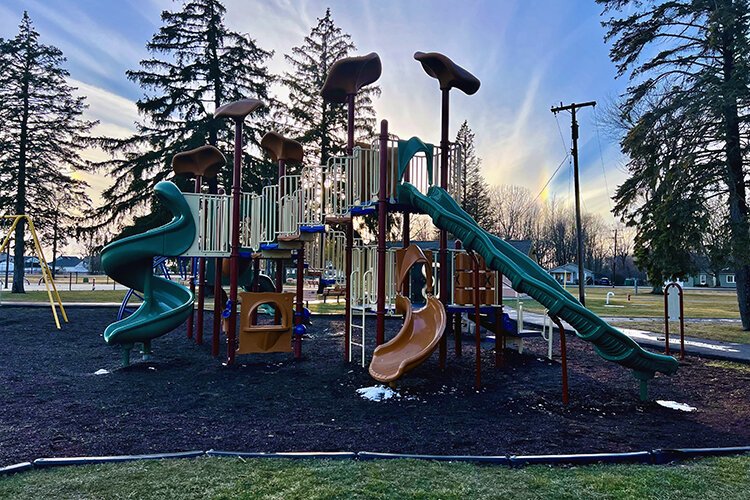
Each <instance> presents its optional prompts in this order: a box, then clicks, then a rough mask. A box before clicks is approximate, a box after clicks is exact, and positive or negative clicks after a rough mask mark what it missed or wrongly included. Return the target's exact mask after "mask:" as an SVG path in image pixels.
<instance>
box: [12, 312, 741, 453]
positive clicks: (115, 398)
mask: <svg viewBox="0 0 750 500" xmlns="http://www.w3.org/2000/svg"><path fill="white" fill-rule="evenodd" d="M114 312H115V311H114V310H113V309H105V308H91V309H76V310H75V312H74V313H73V314H71V323H69V324H67V325H65V326H64V328H63V330H62V331H58V330H56V329H55V326H54V322H53V321H52V318H51V317H50V315H49V314H48V313H47V311H42V310H37V309H33V310H32V309H27V308H3V309H2V310H1V311H0V318H1V319H2V322H1V323H0V324H2V328H1V331H2V336H3V340H4V343H3V345H4V348H3V349H2V350H0V377H2V379H3V380H4V386H5V388H6V390H4V391H1V392H0V443H2V446H0V465H7V464H10V463H13V462H18V461H22V460H27V459H30V458H36V457H40V456H71V455H87V454H90V455H106V454H123V453H149V452H157V451H179V450H190V449H208V448H215V449H224V450H241V451H295V450H315V451H326V450H329V451H330V450H345V451H361V450H367V451H382V452H400V453H432V454H505V453H526V454H534V453H569V452H575V453H582V452H600V451H601V452H604V451H629V450H641V449H651V448H670V447H702V446H706V447H707V446H739V445H746V444H747V443H748V442H749V441H750V407H748V405H747V404H746V402H747V401H748V400H749V399H750V384H749V383H748V382H750V373H749V372H748V370H747V367H746V366H742V365H741V366H734V365H731V364H722V365H717V364H715V363H710V362H709V363H706V362H704V361H702V360H700V359H698V358H693V357H690V358H688V360H687V361H686V363H685V364H684V365H682V366H681V369H680V374H679V376H675V377H666V376H657V378H656V379H655V380H654V381H652V383H651V384H650V390H651V396H652V399H654V400H655V399H667V400H675V401H677V402H681V403H686V404H688V405H690V406H694V407H697V411H695V412H692V413H685V412H680V411H675V410H670V409H667V408H663V407H661V406H658V405H656V404H655V403H653V402H650V403H646V404H642V403H640V402H639V400H638V392H637V384H636V381H635V379H634V378H633V376H632V374H631V373H630V371H629V370H626V369H624V368H622V367H620V366H618V365H615V364H612V363H602V362H601V359H600V358H599V357H598V356H597V355H596V354H595V353H594V351H593V349H592V347H591V345H590V344H587V343H585V342H583V341H580V340H578V339H575V338H574V337H573V336H570V337H569V340H570V341H569V342H568V350H569V365H570V394H571V403H570V405H569V406H568V407H564V406H563V405H562V404H561V402H560V367H559V364H558V363H556V362H555V363H548V362H547V361H545V360H543V353H544V352H546V345H545V344H544V343H542V342H541V341H536V340H533V341H531V342H530V349H529V350H528V351H527V352H531V355H523V356H519V355H514V354H511V353H508V355H507V356H506V364H505V366H504V367H502V368H500V369H498V370H495V369H494V368H492V362H491V358H492V353H491V352H490V351H486V352H485V353H484V356H483V357H484V363H483V386H484V387H483V389H482V390H481V391H480V392H479V393H477V392H475V391H474V390H473V388H472V387H473V377H474V371H473V370H474V364H473V363H474V353H473V348H472V346H471V345H470V344H469V343H466V344H464V353H463V357H462V358H461V359H456V358H455V357H454V356H453V353H452V349H450V347H449V353H448V365H447V370H446V371H445V372H442V373H441V372H440V371H439V369H438V364H437V354H435V355H433V356H432V357H431V358H430V359H429V360H428V361H427V362H426V363H424V364H423V365H422V366H420V367H418V368H417V369H416V370H414V371H413V372H412V373H411V374H410V376H409V377H407V378H405V379H404V380H403V382H402V383H401V385H400V388H399V392H400V393H401V395H402V396H401V398H398V399H395V400H389V401H383V402H371V401H366V400H363V399H361V398H360V396H358V395H357V393H356V389H358V388H362V387H368V386H372V385H374V382H373V381H372V379H371V378H370V377H369V376H368V374H367V370H366V368H365V369H363V368H361V367H360V366H359V365H357V364H351V365H349V364H345V363H343V362H342V361H341V358H342V340H343V336H342V335H341V332H342V330H343V325H342V321H339V320H329V319H323V318H315V317H314V318H313V327H312V328H310V330H309V331H310V332H311V335H312V338H310V339H309V340H306V341H305V349H304V356H305V360H303V361H301V362H298V363H295V362H294V361H293V360H292V359H291V356H290V355H288V354H270V355H250V356H238V358H237V364H236V365H235V366H232V367H229V368H227V367H224V366H222V364H221V360H215V359H212V358H211V356H210V354H209V352H210V351H209V347H208V346H196V345H195V344H194V343H193V342H192V341H188V340H186V339H185V338H184V335H185V333H184V332H185V330H184V327H183V328H179V329H178V330H176V331H175V332H172V333H170V334H169V335H166V336H164V337H162V338H160V339H158V340H157V341H156V342H155V343H154V350H155V354H156V355H157V358H156V360H155V361H153V362H149V363H143V364H135V365H134V366H132V367H130V368H128V369H118V356H117V355H116V349H115V348H112V347H110V346H107V345H105V344H104V342H102V340H101V332H102V331H103V330H104V328H105V326H106V325H107V324H108V323H109V322H111V320H112V317H113V315H114ZM30 318H33V320H30ZM205 319H206V324H207V326H208V325H210V321H211V316H210V315H207V316H206V318H205ZM400 324H401V322H400V321H387V322H386V332H387V338H390V337H392V336H393V335H394V334H395V333H396V331H397V330H398V328H399V326H400ZM207 331H208V330H207ZM449 344H450V343H449ZM555 349H556V352H558V351H557V349H558V348H557V346H556V347H555ZM134 360H135V356H134ZM742 368H744V370H743V369H742ZM100 369H105V370H110V371H112V373H109V374H105V375H94V373H95V372H96V371H97V370H100Z"/></svg>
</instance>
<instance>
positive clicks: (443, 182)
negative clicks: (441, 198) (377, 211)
mask: <svg viewBox="0 0 750 500" xmlns="http://www.w3.org/2000/svg"><path fill="white" fill-rule="evenodd" d="M441 92H442V111H441V122H440V187H441V188H443V189H446V190H447V189H448V148H449V147H450V141H449V140H448V123H449V122H448V115H449V109H450V88H445V89H442V90H441ZM448 287H449V285H448V231H445V230H444V229H441V230H440V302H442V303H443V306H444V307H445V306H447V305H448V302H449V301H450V297H449V296H448V295H449V293H450V290H448ZM447 342H448V340H447V339H446V338H445V336H443V338H442V339H440V368H441V369H444V368H445V355H446V351H447V345H448V344H447Z"/></svg>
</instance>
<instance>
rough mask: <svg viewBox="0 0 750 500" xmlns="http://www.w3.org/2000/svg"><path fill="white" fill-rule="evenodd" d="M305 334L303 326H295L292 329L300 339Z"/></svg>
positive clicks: (305, 330)
mask: <svg viewBox="0 0 750 500" xmlns="http://www.w3.org/2000/svg"><path fill="white" fill-rule="evenodd" d="M305 333H307V327H306V326H305V325H297V326H295V327H294V334H295V335H299V336H300V337H301V336H302V335H304V334H305Z"/></svg>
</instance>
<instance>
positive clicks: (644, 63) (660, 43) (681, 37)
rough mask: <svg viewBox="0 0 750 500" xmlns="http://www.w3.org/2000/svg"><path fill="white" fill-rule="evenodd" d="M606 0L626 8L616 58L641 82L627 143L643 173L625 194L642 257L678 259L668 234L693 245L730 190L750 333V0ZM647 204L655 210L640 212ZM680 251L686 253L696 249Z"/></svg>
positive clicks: (617, 28)
mask: <svg viewBox="0 0 750 500" xmlns="http://www.w3.org/2000/svg"><path fill="white" fill-rule="evenodd" d="M597 2H598V3H600V4H602V5H604V6H605V12H610V13H617V14H618V15H619V14H621V13H622V15H621V16H620V17H616V18H612V19H609V20H608V21H606V22H605V23H604V25H605V26H606V27H607V28H608V30H609V31H608V34H607V39H608V40H613V41H614V43H613V46H612V49H611V52H610V57H611V59H612V60H613V61H614V62H615V63H616V64H617V66H618V70H619V74H620V75H623V74H625V73H628V72H629V73H630V77H631V81H632V82H633V83H632V85H631V87H630V88H629V89H628V91H627V95H626V98H625V100H624V101H623V102H622V103H621V106H620V113H621V116H623V117H624V118H625V119H630V120H632V127H630V129H629V131H628V133H627V135H626V136H625V138H624V139H623V142H622V144H623V149H624V150H625V151H626V152H627V153H629V155H630V157H631V161H630V163H629V168H630V171H631V173H632V174H633V177H632V178H631V179H629V181H628V182H627V183H626V184H623V186H621V187H620V189H619V190H618V192H617V195H616V200H617V202H618V207H617V208H618V210H619V212H620V213H621V214H625V215H626V216H629V217H630V219H629V222H630V223H631V224H639V227H638V229H639V231H638V234H637V235H636V240H635V244H636V248H635V254H636V255H638V254H639V253H640V254H641V255H643V254H644V252H645V251H646V250H649V255H654V253H653V252H650V250H660V251H658V252H655V253H656V254H657V255H658V254H661V255H663V256H664V257H665V258H666V259H668V260H669V263H670V264H671V263H675V262H674V260H672V259H670V258H669V252H668V251H661V250H668V249H669V245H671V246H672V247H673V248H674V245H675V244H676V242H674V241H673V240H670V241H666V240H665V237H666V236H669V237H670V238H681V239H685V240H686V241H685V243H686V244H687V243H688V242H689V241H690V240H687V237H689V236H690V235H695V234H698V233H700V231H701V228H702V227H703V226H705V224H706V220H707V217H708V214H707V212H708V210H707V207H706V199H707V198H708V197H709V196H711V195H720V196H726V200H727V205H728V209H729V219H730V220H729V226H730V248H731V258H732V263H733V266H734V267H735V276H736V281H737V299H738V302H739V309H740V316H741V318H742V326H743V329H745V330H749V329H750V222H749V221H748V206H747V205H748V200H747V192H746V185H745V179H746V176H747V174H748V168H747V161H748V155H749V154H750V148H749V147H748V143H747V141H744V142H743V140H742V137H743V136H747V134H748V132H749V131H750V15H749V14H748V13H749V12H750V0H669V1H667V0H661V1H657V0H650V1H641V0H597ZM634 115H635V116H634ZM644 141H645V143H644ZM717 186H718V188H717ZM644 199H645V203H644ZM638 204H643V205H644V206H646V209H635V210H631V209H632V207H633V206H637V205H638ZM628 210H630V214H628ZM649 211H650V212H651V214H649V213H648V212H649ZM633 215H635V217H633ZM644 220H645V221H646V222H647V223H648V224H646V225H643V224H642V221H644ZM642 226H644V227H645V229H643V227H642ZM680 230H682V231H683V232H679V231H680ZM658 241H661V242H662V243H663V245H658V244H656V243H657V242H658ZM692 241H700V240H699V239H697V240H692ZM674 249H675V250H679V252H680V253H679V254H678V255H679V256H681V257H682V256H684V255H685V252H686V251H687V250H689V248H688V247H686V246H680V247H679V248H674ZM680 260H682V259H680ZM684 262H687V261H684ZM676 264H677V265H682V264H681V262H679V261H678V262H676ZM684 267H687V264H685V265H684V266H683V268H684ZM659 271H660V273H661V274H664V271H668V274H673V273H672V272H671V270H668V269H663V268H662V269H661V270H659ZM651 277H652V278H653V276H651Z"/></svg>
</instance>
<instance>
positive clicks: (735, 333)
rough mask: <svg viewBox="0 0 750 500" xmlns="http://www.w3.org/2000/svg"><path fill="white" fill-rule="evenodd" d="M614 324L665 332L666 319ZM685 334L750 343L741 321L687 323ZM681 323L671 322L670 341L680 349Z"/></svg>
mask: <svg viewBox="0 0 750 500" xmlns="http://www.w3.org/2000/svg"><path fill="white" fill-rule="evenodd" d="M611 324H612V326H616V327H618V328H633V329H636V330H646V331H649V332H656V333H664V321H663V320H662V321H612V322H611ZM685 336H687V337H698V338H702V339H710V340H723V341H725V342H738V343H740V344H750V332H744V331H742V326H741V325H740V324H739V323H728V322H725V321H706V322H703V321H702V322H700V323H685ZM679 341H680V323H679V322H678V321H670V322H669V343H670V345H671V347H672V348H673V349H679Z"/></svg>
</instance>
